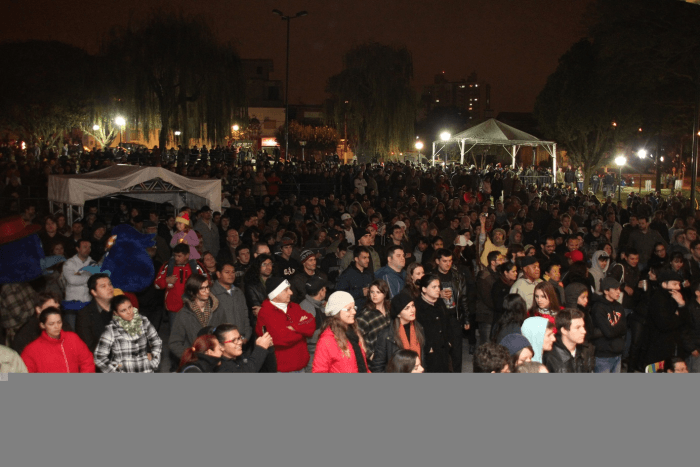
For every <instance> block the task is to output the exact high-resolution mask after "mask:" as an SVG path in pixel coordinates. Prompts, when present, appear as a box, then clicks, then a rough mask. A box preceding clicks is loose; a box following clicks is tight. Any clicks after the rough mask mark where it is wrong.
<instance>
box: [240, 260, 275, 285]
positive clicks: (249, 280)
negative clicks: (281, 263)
mask: <svg viewBox="0 0 700 467" xmlns="http://www.w3.org/2000/svg"><path fill="white" fill-rule="evenodd" d="M267 260H270V261H272V263H273V264H274V262H275V261H274V260H273V259H272V256H270V255H259V256H258V257H257V258H254V259H253V260H251V261H250V266H249V267H248V270H247V271H246V272H245V275H244V276H243V281H244V282H245V283H246V284H248V285H253V284H258V283H260V265H261V264H262V263H264V262H265V261H267Z"/></svg>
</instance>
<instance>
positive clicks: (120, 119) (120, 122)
mask: <svg viewBox="0 0 700 467" xmlns="http://www.w3.org/2000/svg"><path fill="white" fill-rule="evenodd" d="M114 123H116V124H117V126H118V127H120V130H119V144H122V131H124V126H125V125H126V120H125V119H124V117H117V118H115V119H114Z"/></svg>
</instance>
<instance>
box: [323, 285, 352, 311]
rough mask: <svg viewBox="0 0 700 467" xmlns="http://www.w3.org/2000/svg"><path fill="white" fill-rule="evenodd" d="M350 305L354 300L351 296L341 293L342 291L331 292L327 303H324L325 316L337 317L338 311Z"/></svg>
mask: <svg viewBox="0 0 700 467" xmlns="http://www.w3.org/2000/svg"><path fill="white" fill-rule="evenodd" d="M351 303H352V304H354V303H355V299H354V298H352V295H350V294H349V293H347V292H343V291H342V290H339V291H337V292H333V293H332V294H331V296H330V297H328V302H327V303H326V310H325V313H326V316H335V315H337V314H338V313H340V310H342V309H343V308H345V307H346V306H347V305H349V304H351Z"/></svg>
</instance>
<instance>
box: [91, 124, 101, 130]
mask: <svg viewBox="0 0 700 467" xmlns="http://www.w3.org/2000/svg"><path fill="white" fill-rule="evenodd" d="M99 129H100V125H98V124H95V125H93V126H92V131H97V130H99Z"/></svg>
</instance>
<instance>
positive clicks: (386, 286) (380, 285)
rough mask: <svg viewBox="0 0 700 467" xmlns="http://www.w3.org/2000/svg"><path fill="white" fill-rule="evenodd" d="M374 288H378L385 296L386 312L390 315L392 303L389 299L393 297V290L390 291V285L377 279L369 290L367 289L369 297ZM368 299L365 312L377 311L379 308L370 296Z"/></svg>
mask: <svg viewBox="0 0 700 467" xmlns="http://www.w3.org/2000/svg"><path fill="white" fill-rule="evenodd" d="M372 287H376V288H378V289H379V291H380V292H381V293H383V294H384V312H385V313H387V314H388V313H389V309H390V308H391V301H390V300H389V297H390V296H391V290H389V284H387V283H386V281H385V280H382V279H375V280H373V281H372V283H371V284H370V285H369V288H368V289H367V290H368V293H367V295H369V291H371V290H372ZM367 298H368V300H367V302H365V310H376V309H377V306H376V305H375V304H374V302H373V301H372V300H371V299H370V298H369V296H368V297H367Z"/></svg>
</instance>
